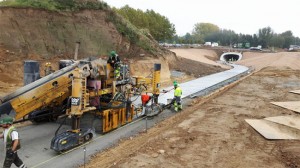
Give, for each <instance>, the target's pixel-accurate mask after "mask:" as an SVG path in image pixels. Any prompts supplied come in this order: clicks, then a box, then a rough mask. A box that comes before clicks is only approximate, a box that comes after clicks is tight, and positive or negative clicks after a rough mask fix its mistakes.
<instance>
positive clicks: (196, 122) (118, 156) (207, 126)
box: [86, 53, 300, 168]
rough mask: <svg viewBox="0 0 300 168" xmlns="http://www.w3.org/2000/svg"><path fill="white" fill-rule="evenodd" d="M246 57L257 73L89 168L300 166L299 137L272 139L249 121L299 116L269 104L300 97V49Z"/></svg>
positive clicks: (108, 153)
mask: <svg viewBox="0 0 300 168" xmlns="http://www.w3.org/2000/svg"><path fill="white" fill-rule="evenodd" d="M245 55H246V56H245V60H244V61H241V62H240V63H241V64H244V65H248V66H253V67H256V68H257V72H255V73H254V74H252V75H251V76H249V77H247V78H246V79H244V80H242V81H241V82H240V83H236V84H235V85H233V86H229V87H228V90H227V91H226V90H224V91H222V92H219V94H218V95H217V96H212V97H210V98H200V99H198V100H194V102H193V103H192V104H191V105H189V106H186V107H185V109H184V111H182V112H181V113H178V114H177V115H175V116H174V117H171V118H169V119H167V120H166V121H164V122H162V123H160V124H158V125H157V126H156V127H154V128H152V129H150V131H148V133H145V134H141V135H140V136H137V137H135V138H133V139H129V140H125V141H122V142H121V143H120V144H118V146H116V147H114V148H112V149H109V150H107V151H105V152H102V153H99V154H98V155H97V156H95V158H94V159H92V160H91V161H90V163H89V165H87V166H86V167H293V168H295V167H299V165H300V147H299V145H300V142H299V141H268V140H266V139H264V138H263V137H262V136H261V135H260V134H258V133H257V132H256V131H255V130H254V129H252V127H250V126H249V125H248V124H247V123H246V122H245V121H244V119H249V118H256V119H260V118H264V117H271V116H278V115H297V114H295V113H294V112H292V111H290V110H286V109H282V108H279V107H276V106H274V105H272V104H270V103H269V102H271V101H285V100H289V101H293V100H299V98H300V95H296V94H291V93H288V91H290V90H295V89H299V88H300V75H299V74H300V73H299V72H300V70H299V67H298V66H296V64H297V63H298V62H297V61H299V60H298V58H297V57H298V53H275V54H259V55H256V53H255V54H253V53H249V55H247V54H245ZM278 59H280V60H281V61H280V60H278ZM247 60H248V62H247ZM255 60H256V61H255ZM298 64H299V63H298ZM269 65H272V67H268V66H269ZM258 70H260V71H258ZM298 115H299V114H298Z"/></svg>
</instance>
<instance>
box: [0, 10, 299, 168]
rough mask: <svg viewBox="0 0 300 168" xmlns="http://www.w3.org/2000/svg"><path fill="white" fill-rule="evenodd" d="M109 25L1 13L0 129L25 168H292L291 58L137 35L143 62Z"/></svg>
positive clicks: (88, 18)
mask: <svg viewBox="0 0 300 168" xmlns="http://www.w3.org/2000/svg"><path fill="white" fill-rule="evenodd" d="M107 15H111V13H109V12H107V11H100V12H99V11H93V10H91V11H90V10H83V11H80V12H76V13H72V14H70V13H63V12H61V13H56V12H49V11H46V10H40V9H32V8H9V7H1V8H0V20H1V22H0V63H1V64H0V100H1V101H0V114H1V116H0V118H3V117H6V116H11V117H13V118H14V126H15V127H17V129H18V132H19V136H20V137H21V138H20V139H21V144H22V147H21V149H19V150H18V154H19V156H20V158H22V160H23V161H24V163H26V165H27V166H28V167H34V168H37V167H49V168H51V167H53V168H56V167H66V168H67V167H81V168H96V167H122V168H123V167H124V168H127V167H276V168H277V167H278V168H281V167H288V168H297V167H299V166H300V146H299V145H300V142H299V139H300V125H299V123H300V116H299V113H300V52H284V51H280V52H270V51H267V52H261V51H243V52H240V51H234V50H233V49H232V48H230V47H226V46H225V47H222V48H221V47H219V48H218V47H216V48H207V47H205V48H204V47H198V48H167V49H166V48H163V47H161V46H159V45H158V43H157V42H155V41H153V40H152V39H151V38H148V37H146V36H139V39H143V40H144V41H145V42H146V43H147V44H149V47H150V46H151V47H153V49H152V50H151V52H150V51H149V50H147V49H145V47H144V48H143V46H138V45H135V44H132V42H130V40H128V39H126V38H125V37H124V36H123V35H122V34H121V33H119V32H118V30H117V28H116V26H115V25H114V24H113V23H112V22H111V21H109V20H107ZM96 18H97V19H96ZM33 23H34V24H33ZM91 25H93V26H91ZM21 27H22V28H21ZM112 50H114V51H116V52H111V51H112ZM99 53H100V54H99ZM116 55H117V56H118V57H119V60H117V59H116V58H114V59H112V56H116ZM173 81H177V82H178V84H179V86H180V87H181V89H182V95H181V98H182V105H183V108H182V110H179V111H175V110H174V102H173V101H172V99H173V97H174V87H173ZM144 95H150V98H151V99H150V100H147V101H144V100H143V96H144ZM1 129H2V128H1ZM0 151H5V150H4V147H3V145H2V144H1V145H0ZM4 159H5V152H0V164H2V163H3V161H4Z"/></svg>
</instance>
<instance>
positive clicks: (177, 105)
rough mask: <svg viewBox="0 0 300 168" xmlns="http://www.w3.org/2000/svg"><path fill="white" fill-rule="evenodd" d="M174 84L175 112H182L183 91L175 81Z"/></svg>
mask: <svg viewBox="0 0 300 168" xmlns="http://www.w3.org/2000/svg"><path fill="white" fill-rule="evenodd" d="M173 84H174V98H173V102H174V110H175V111H178V109H179V110H182V103H181V96H182V90H181V88H180V87H179V85H178V83H177V82H176V81H174V82H173Z"/></svg>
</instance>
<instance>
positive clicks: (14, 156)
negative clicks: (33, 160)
mask: <svg viewBox="0 0 300 168" xmlns="http://www.w3.org/2000/svg"><path fill="white" fill-rule="evenodd" d="M0 124H1V126H2V127H3V128H4V131H3V133H2V134H0V138H3V140H4V149H6V156H5V160H4V164H3V168H10V167H11V165H12V164H13V163H14V164H15V165H16V166H17V167H19V168H26V165H25V164H24V163H23V161H22V160H21V159H20V158H19V156H18V153H17V150H18V149H20V148H21V146H20V140H19V134H18V132H17V130H16V128H15V127H14V126H13V125H12V124H13V118H12V117H9V116H7V117H5V118H3V119H2V120H1V121H0Z"/></svg>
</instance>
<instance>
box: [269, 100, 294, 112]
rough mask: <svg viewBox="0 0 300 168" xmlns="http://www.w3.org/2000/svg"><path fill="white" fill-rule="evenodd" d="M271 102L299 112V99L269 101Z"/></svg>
mask: <svg viewBox="0 0 300 168" xmlns="http://www.w3.org/2000/svg"><path fill="white" fill-rule="evenodd" d="M271 103H272V104H274V105H276V106H279V107H283V108H286V109H289V110H293V111H295V112H297V113H300V101H290V102H271Z"/></svg>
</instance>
